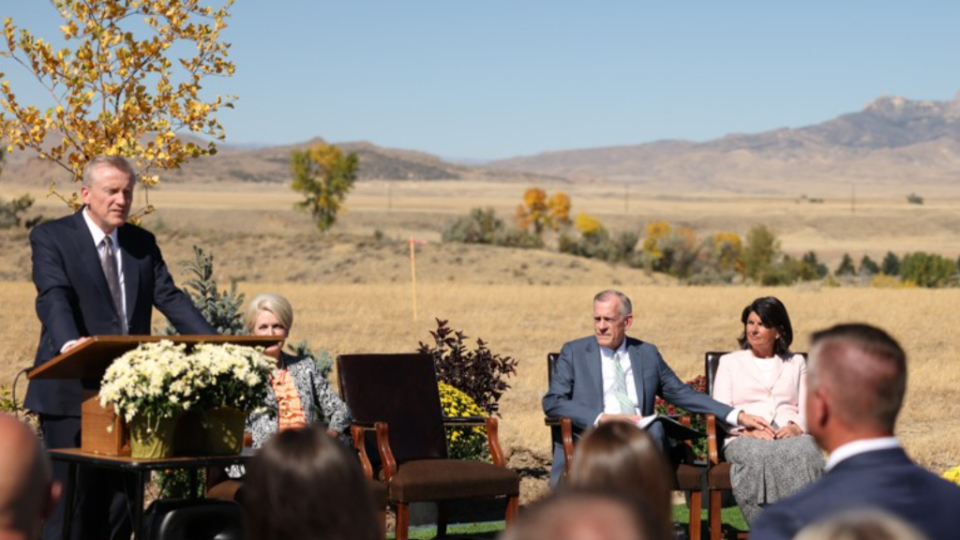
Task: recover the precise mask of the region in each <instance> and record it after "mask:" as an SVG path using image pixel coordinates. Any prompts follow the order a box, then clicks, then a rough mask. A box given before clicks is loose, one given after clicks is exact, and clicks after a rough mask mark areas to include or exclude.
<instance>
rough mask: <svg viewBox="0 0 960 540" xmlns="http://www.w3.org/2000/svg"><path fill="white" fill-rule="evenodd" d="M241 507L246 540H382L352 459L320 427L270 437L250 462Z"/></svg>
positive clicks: (374, 512)
mask: <svg viewBox="0 0 960 540" xmlns="http://www.w3.org/2000/svg"><path fill="white" fill-rule="evenodd" d="M243 506H244V509H245V510H246V512H247V517H248V528H247V532H248V534H249V538H250V539H251V540H382V538H383V534H382V532H381V531H380V525H379V522H378V519H377V515H376V514H377V513H376V509H375V507H374V502H373V499H372V497H371V495H370V491H369V489H368V487H367V481H366V479H365V478H364V476H363V472H361V470H360V464H359V463H358V462H357V459H356V458H355V457H354V456H352V455H350V454H349V453H348V452H347V451H346V450H345V449H344V448H343V447H342V446H341V445H340V444H339V443H338V442H337V441H335V440H333V439H332V438H330V437H329V436H328V435H327V434H326V433H325V432H324V430H323V428H322V427H320V426H312V427H306V428H300V429H288V430H284V431H281V432H279V433H277V434H276V435H274V436H273V438H271V439H270V440H269V441H267V443H266V444H265V445H264V446H263V447H262V448H261V449H260V451H259V452H257V455H256V456H254V457H253V459H251V460H250V464H249V465H248V466H247V475H246V481H245V483H244V497H243Z"/></svg>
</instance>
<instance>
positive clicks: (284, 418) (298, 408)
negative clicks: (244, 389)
mask: <svg viewBox="0 0 960 540" xmlns="http://www.w3.org/2000/svg"><path fill="white" fill-rule="evenodd" d="M270 385H271V386H272V387H273V394H274V395H275V396H277V420H278V424H279V425H278V426H277V431H283V430H285V429H291V428H299V427H304V426H306V425H307V417H306V415H304V413H303V405H302V404H301V403H300V394H299V393H298V392H297V387H296V385H294V384H293V377H291V376H290V372H289V371H287V370H286V369H281V370H279V371H277V375H276V376H275V377H273V378H271V380H270Z"/></svg>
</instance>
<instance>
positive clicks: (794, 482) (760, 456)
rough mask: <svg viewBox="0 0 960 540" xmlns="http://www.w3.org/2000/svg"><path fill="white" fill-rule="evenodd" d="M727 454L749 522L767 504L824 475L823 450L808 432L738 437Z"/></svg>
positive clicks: (743, 510)
mask: <svg viewBox="0 0 960 540" xmlns="http://www.w3.org/2000/svg"><path fill="white" fill-rule="evenodd" d="M724 455H725V456H726V459H727V461H729V462H730V464H731V468H730V469H731V470H730V480H731V483H732V484H733V496H734V497H735V498H736V499H737V505H738V506H739V507H740V511H741V512H742V513H743V517H744V519H746V520H747V523H753V520H755V519H756V518H757V516H758V515H760V511H761V510H762V509H763V507H764V506H766V505H768V504H773V503H775V502H777V501H779V500H780V499H782V498H784V497H787V496H788V495H790V494H792V493H794V492H795V491H797V490H799V489H800V488H802V487H803V486H806V485H807V484H810V483H812V482H815V481H816V480H817V479H818V478H820V476H821V475H823V466H824V459H823V452H822V451H821V450H820V448H819V447H818V446H817V443H815V442H814V440H813V437H811V436H809V435H800V436H798V437H791V438H789V439H779V440H773V441H765V440H762V439H754V438H752V437H738V438H736V439H734V440H732V441H730V443H729V444H727V445H726V447H725V448H724Z"/></svg>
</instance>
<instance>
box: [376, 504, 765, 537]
mask: <svg viewBox="0 0 960 540" xmlns="http://www.w3.org/2000/svg"><path fill="white" fill-rule="evenodd" d="M722 516H723V517H722V519H723V523H724V525H729V526H731V527H734V528H736V529H740V530H746V529H747V522H746V521H744V519H743V514H741V513H740V509H739V508H737V507H731V508H724V509H723V513H722ZM700 519H701V520H702V521H703V522H704V523H703V526H704V528H706V527H707V523H706V522H707V510H706V509H703V510H702V511H701V514H700ZM673 521H674V523H683V524H687V523H689V522H690V512H689V511H688V510H687V505H685V504H675V505H673ZM502 530H503V522H502V521H490V522H486V523H461V524H458V525H450V526H449V527H447V535H449V536H469V537H476V538H495V537H496V536H497V534H498V533H500V531H502ZM436 535H437V528H436V527H433V526H428V527H412V528H411V529H410V538H411V539H412V540H428V539H430V538H434V537H435V536H436ZM387 538H394V534H393V533H392V532H391V533H387Z"/></svg>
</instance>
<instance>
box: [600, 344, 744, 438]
mask: <svg viewBox="0 0 960 540" xmlns="http://www.w3.org/2000/svg"><path fill="white" fill-rule="evenodd" d="M614 355H617V357H618V360H617V361H618V362H620V367H621V368H623V376H624V377H625V378H626V380H627V381H626V382H627V396H628V397H629V398H630V401H632V402H633V413H632V414H638V415H639V414H642V412H641V410H640V399H639V398H638V397H637V384H636V381H635V380H634V378H633V364H632V363H631V362H630V353H629V352H627V340H626V339H624V340H623V341H622V342H621V343H620V347H618V348H617V350H616V351H614V350H613V349H610V348H608V347H604V346H603V345H600V373H601V375H602V376H603V412H601V413H600V414H599V415H597V418H596V419H595V420H594V421H593V425H595V426H596V425H598V424H599V423H600V417H601V416H603V415H605V414H623V413H622V411H621V409H620V401H619V400H618V399H617V395H616V385H617V382H616V376H615V374H614V366H613V362H614V360H613V359H614ZM739 416H740V409H738V408H737V409H734V410H733V411H731V412H730V414H728V415H727V417H726V418H725V419H724V420H726V422H727V423H728V424H730V425H731V426H736V425H737V418H738V417H739ZM656 417H657V414H656V413H653V414H651V415H650V416H644V417H643V418H642V419H641V420H640V421H639V422H638V423H637V425H639V426H640V427H646V426H647V425H648V424H650V422H652V421H653V420H654V419H656Z"/></svg>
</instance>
